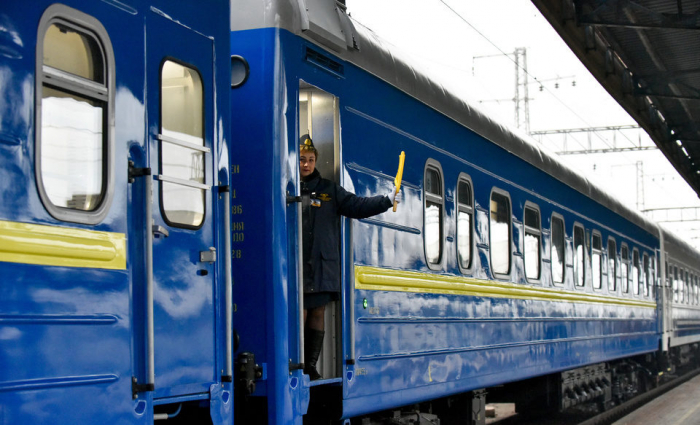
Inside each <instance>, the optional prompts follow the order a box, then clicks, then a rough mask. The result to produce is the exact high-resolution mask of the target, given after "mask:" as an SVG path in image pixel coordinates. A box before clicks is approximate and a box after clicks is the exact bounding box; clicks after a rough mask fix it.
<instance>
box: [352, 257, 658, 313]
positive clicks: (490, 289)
mask: <svg viewBox="0 0 700 425" xmlns="http://www.w3.org/2000/svg"><path fill="white" fill-rule="evenodd" d="M355 289H365V290H369V291H398V292H426V293H430V294H451V295H472V296H477V297H489V298H517V299H522V300H538V301H559V302H570V303H588V304H609V305H620V306H630V307H645V308H654V309H655V308H656V303H655V302H653V301H645V300H639V299H628V298H622V297H615V296H609V295H602V294H591V293H585V292H578V291H566V290H564V289H560V288H542V287H537V286H530V285H519V284H514V283H510V282H497V281H493V280H482V279H474V278H469V277H464V276H445V275H439V274H432V273H420V272H413V271H405V270H392V269H384V268H378V267H367V266H355Z"/></svg>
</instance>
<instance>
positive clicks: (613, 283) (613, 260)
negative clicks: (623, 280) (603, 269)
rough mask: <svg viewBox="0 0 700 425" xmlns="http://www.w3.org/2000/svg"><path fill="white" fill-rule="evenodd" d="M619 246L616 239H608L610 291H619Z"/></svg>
mask: <svg viewBox="0 0 700 425" xmlns="http://www.w3.org/2000/svg"><path fill="white" fill-rule="evenodd" d="M616 279H617V244H616V243H615V239H613V238H609V239H608V291H609V292H615V291H617V280H616Z"/></svg>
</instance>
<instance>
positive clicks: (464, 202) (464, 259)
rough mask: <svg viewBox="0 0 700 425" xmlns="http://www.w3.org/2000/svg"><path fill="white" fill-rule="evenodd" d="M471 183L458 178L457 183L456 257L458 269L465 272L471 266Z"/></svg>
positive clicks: (472, 213)
mask: <svg viewBox="0 0 700 425" xmlns="http://www.w3.org/2000/svg"><path fill="white" fill-rule="evenodd" d="M473 217H474V209H473V207H472V183H471V181H470V180H469V179H468V177H466V176H460V178H459V181H458V183H457V256H458V261H459V267H460V268H461V269H462V270H466V269H468V268H469V267H471V264H472V232H473V230H472V228H473V227H472V223H473V221H474V220H473Z"/></svg>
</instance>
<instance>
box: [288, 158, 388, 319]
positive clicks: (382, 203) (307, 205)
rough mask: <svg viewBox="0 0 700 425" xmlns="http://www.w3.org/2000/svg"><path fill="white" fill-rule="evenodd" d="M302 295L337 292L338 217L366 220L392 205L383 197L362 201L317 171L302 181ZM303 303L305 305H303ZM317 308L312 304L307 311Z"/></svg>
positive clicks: (335, 295) (338, 282) (338, 288)
mask: <svg viewBox="0 0 700 425" xmlns="http://www.w3.org/2000/svg"><path fill="white" fill-rule="evenodd" d="M301 195H302V221H303V232H304V234H303V241H304V246H303V250H304V251H303V255H304V257H303V258H304V294H305V295H308V294H315V293H323V292H325V293H331V294H332V296H331V297H329V299H337V294H338V293H339V292H340V216H341V215H344V216H346V217H350V218H366V217H371V216H373V215H376V214H381V213H383V212H384V211H386V210H388V209H389V208H390V207H391V206H392V202H391V200H389V198H388V197H386V196H373V197H368V198H363V197H360V196H357V195H355V194H353V193H350V192H348V191H347V190H345V189H343V188H342V187H341V186H340V185H338V184H336V183H334V182H332V181H330V180H328V179H324V178H321V175H320V174H319V172H318V170H314V172H313V173H312V174H310V175H309V176H307V177H306V178H303V179H302V183H301ZM305 304H306V302H305ZM313 307H316V306H314V305H311V306H309V308H313Z"/></svg>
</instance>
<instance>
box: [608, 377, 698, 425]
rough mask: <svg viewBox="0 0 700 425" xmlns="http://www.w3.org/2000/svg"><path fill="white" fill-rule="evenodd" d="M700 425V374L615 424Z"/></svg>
mask: <svg viewBox="0 0 700 425" xmlns="http://www.w3.org/2000/svg"><path fill="white" fill-rule="evenodd" d="M651 424H654V425H692V424H698V425H700V375H699V376H696V377H695V378H693V379H691V380H690V381H688V382H686V383H684V384H682V385H680V386H678V387H676V388H674V389H672V390H671V391H669V392H667V393H666V394H663V395H662V396H661V397H658V398H655V399H654V400H652V401H650V402H649V403H647V404H645V405H643V406H642V407H640V408H639V409H637V410H635V411H634V412H632V413H630V414H629V415H627V416H625V417H624V418H622V419H620V420H619V421H617V422H615V423H614V424H613V425H651Z"/></svg>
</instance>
